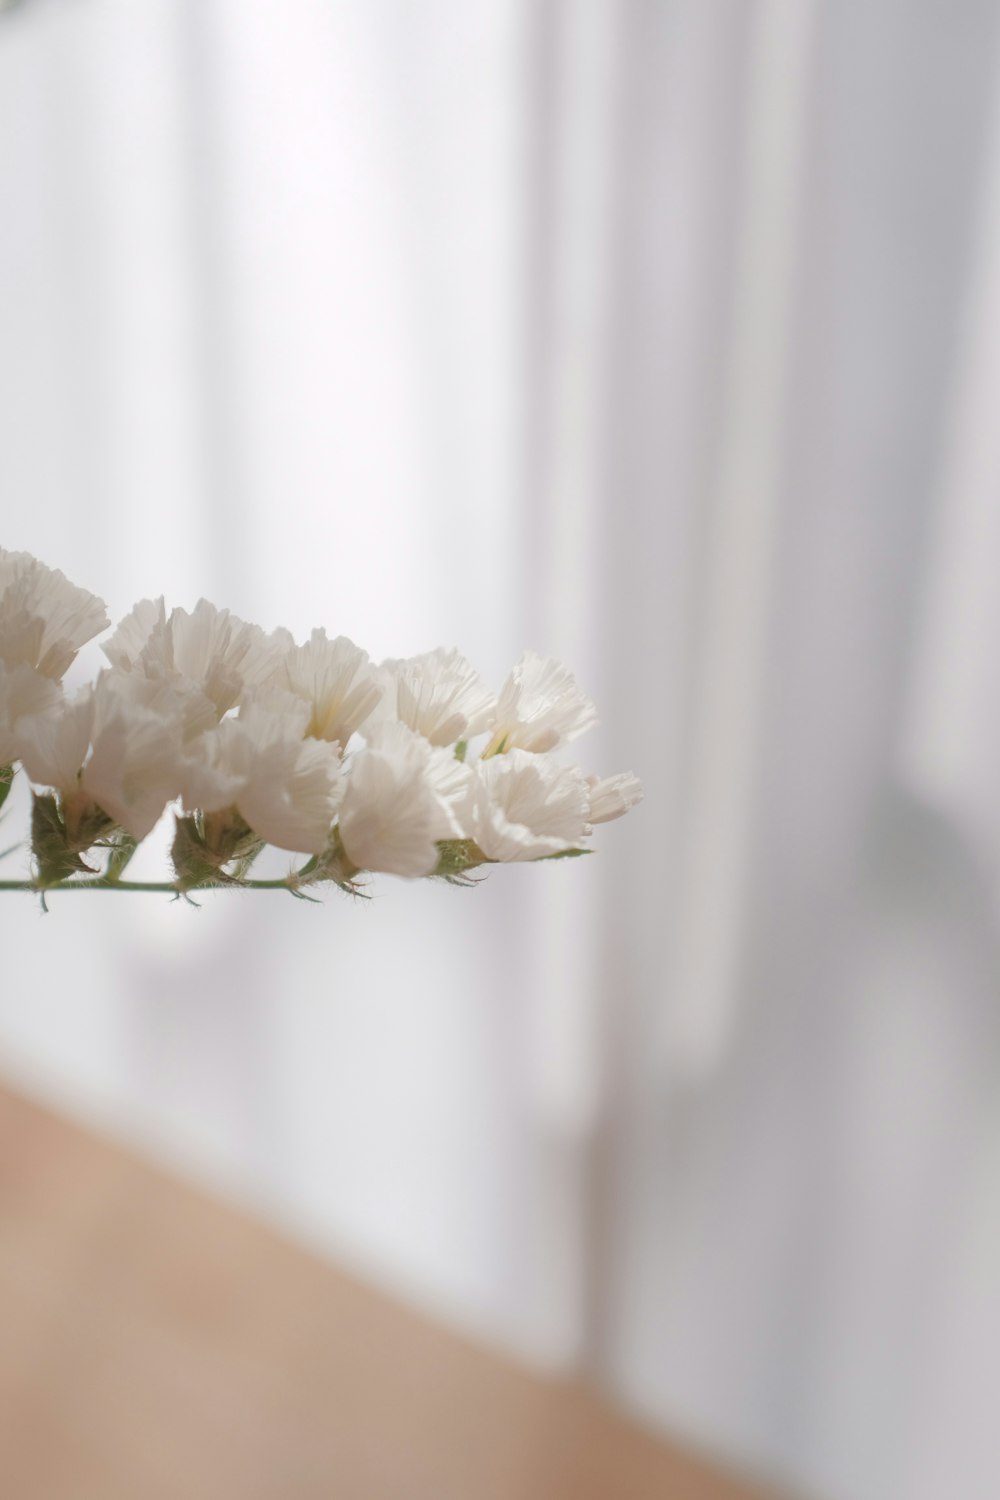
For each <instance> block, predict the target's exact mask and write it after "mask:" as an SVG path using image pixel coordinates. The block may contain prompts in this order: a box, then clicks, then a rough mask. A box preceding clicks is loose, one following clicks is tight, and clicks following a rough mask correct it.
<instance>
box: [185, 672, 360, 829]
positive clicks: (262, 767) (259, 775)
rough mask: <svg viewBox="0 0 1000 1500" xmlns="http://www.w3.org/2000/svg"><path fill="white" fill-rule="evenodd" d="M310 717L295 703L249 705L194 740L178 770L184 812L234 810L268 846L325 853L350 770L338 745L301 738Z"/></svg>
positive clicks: (305, 710) (301, 705)
mask: <svg viewBox="0 0 1000 1500" xmlns="http://www.w3.org/2000/svg"><path fill="white" fill-rule="evenodd" d="M275 708H277V709H278V711H275ZM282 710H283V711H282ZM308 717H309V708H308V705H307V704H305V703H302V702H301V701H300V700H298V699H294V698H290V699H289V700H288V701H287V702H286V703H285V704H284V705H279V704H276V703H275V701H274V700H271V701H270V702H267V703H264V702H255V703H250V704H249V705H247V706H246V707H245V708H244V709H243V710H241V712H240V716H239V718H237V719H225V720H224V721H223V722H222V723H221V724H219V725H218V726H217V727H216V728H214V729H212V730H210V731H209V732H208V733H207V734H204V735H202V736H200V737H199V738H198V739H196V740H195V741H193V743H192V744H191V746H190V747H189V749H188V751H187V753H186V755H185V759H184V765H183V767H182V772H181V790H182V795H183V797H184V805H185V807H187V808H188V810H193V809H194V808H196V807H199V808H201V809H202V810H203V811H204V812H219V811H222V810H223V809H224V808H227V807H236V808H237V809H238V811H239V812H240V814H241V815H242V817H243V818H244V820H245V821H246V822H247V823H248V824H249V826H250V827H251V828H252V829H253V831H254V832H255V833H256V834H257V835H258V837H260V838H262V839H264V840H265V842H267V843H269V844H274V845H275V846H276V847H277V848H279V849H289V850H291V851H293V852H296V853H306V854H320V853H322V851H323V849H324V848H325V847H326V843H327V839H328V838H329V834H330V826H331V824H332V822H333V819H334V816H335V815H336V812H337V808H338V806H339V803H340V799H341V796H342V794H343V789H344V779H345V773H344V770H343V766H342V764H341V759H340V747H339V746H338V745H336V744H332V745H331V744H327V743H326V742H325V741H322V740H316V739H303V733H304V730H305V727H306V722H307V720H308Z"/></svg>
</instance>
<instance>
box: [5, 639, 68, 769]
mask: <svg viewBox="0 0 1000 1500" xmlns="http://www.w3.org/2000/svg"><path fill="white" fill-rule="evenodd" d="M61 701H62V691H61V689H60V687H59V685H58V684H57V683H55V682H53V681H52V679H51V678H50V677H45V676H43V675H42V673H41V672H36V671H35V669H34V667H29V666H28V665H27V664H26V663H24V662H18V663H16V664H15V665H13V666H8V664H7V663H6V662H4V661H3V660H2V659H0V766H5V765H7V764H8V763H9V762H10V761H12V760H18V759H20V745H19V738H18V735H19V728H20V722H21V721H23V720H24V719H25V717H27V716H31V715H34V714H41V713H45V712H47V711H48V710H50V709H54V708H56V707H57V705H58V704H59V703H60V702H61Z"/></svg>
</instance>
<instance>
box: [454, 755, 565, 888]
mask: <svg viewBox="0 0 1000 1500" xmlns="http://www.w3.org/2000/svg"><path fill="white" fill-rule="evenodd" d="M475 770H476V783H475V790H474V797H473V805H472V812H471V821H470V826H471V830H472V837H473V838H474V839H475V841H476V843H477V844H478V845H479V847H480V849H482V851H483V853H484V854H486V855H488V856H489V858H490V859H496V860H501V861H504V862H506V861H508V860H519V859H540V858H542V857H543V856H544V855H547V854H557V853H559V852H561V851H562V850H564V849H573V848H576V847H577V846H578V845H579V843H580V841H581V839H583V838H585V837H586V836H587V834H588V832H589V826H588V821H587V817H588V812H589V809H590V798H589V795H588V789H587V783H586V781H585V779H584V777H583V775H582V773H581V772H580V771H578V770H576V768H575V767H569V766H560V765H557V764H555V763H554V762H553V761H550V760H547V759H545V758H544V757H540V756H537V755H535V754H532V753H529V752H527V751H524V750H512V751H511V752H510V753H509V754H507V755H503V756H499V757H496V758H493V759H491V760H486V761H479V762H478V763H477V766H476V768H475Z"/></svg>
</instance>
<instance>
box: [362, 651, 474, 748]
mask: <svg viewBox="0 0 1000 1500" xmlns="http://www.w3.org/2000/svg"><path fill="white" fill-rule="evenodd" d="M382 665H383V668H384V669H385V670H387V671H388V672H389V673H390V675H391V677H392V679H393V685H394V689H395V693H394V697H395V706H396V713H397V715H398V717H399V719H400V721H401V722H402V723H403V724H406V725H408V726H409V728H410V729H413V730H416V732H417V733H418V734H422V735H423V736H424V738H425V739H427V740H429V741H430V743H431V744H432V745H454V744H456V743H457V741H459V740H462V739H469V738H470V737H471V736H472V735H475V734H479V733H480V732H481V731H482V730H484V729H486V728H488V727H489V725H490V724H491V723H492V720H493V714H494V712H495V709H496V698H495V697H494V695H493V694H492V693H489V692H487V690H486V689H485V688H484V686H483V684H482V682H481V681H480V679H479V674H478V673H477V672H476V670H475V668H474V667H473V666H472V665H471V664H470V663H469V662H468V661H466V659H465V657H464V656H461V655H460V654H459V652H458V651H454V650H451V651H447V650H444V649H443V648H441V649H438V650H437V651H427V652H425V653H424V654H423V655H422V656H411V657H410V658H408V659H407V660H405V661H387V662H383V664H382Z"/></svg>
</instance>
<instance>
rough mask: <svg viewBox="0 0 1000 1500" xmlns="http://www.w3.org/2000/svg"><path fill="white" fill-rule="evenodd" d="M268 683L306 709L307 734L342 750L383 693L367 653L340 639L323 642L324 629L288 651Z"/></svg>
mask: <svg viewBox="0 0 1000 1500" xmlns="http://www.w3.org/2000/svg"><path fill="white" fill-rule="evenodd" d="M273 681H274V683H275V685H280V686H282V687H284V688H286V689H287V690H288V691H289V692H292V693H295V694H296V695H297V696H298V697H300V698H303V699H305V701H306V702H307V703H308V704H309V705H310V707H311V710H312V713H311V716H310V720H309V728H308V733H309V734H311V735H313V736H315V738H316V739H319V740H331V741H332V740H337V741H339V743H340V744H341V745H344V746H346V744H347V742H348V740H349V739H350V738H351V735H352V734H354V733H355V732H356V731H357V730H358V729H360V728H361V726H362V724H363V723H364V722H365V720H366V719H367V718H368V717H369V715H370V714H371V713H372V711H373V709H375V707H376V706H377V705H378V702H379V700H380V698H381V697H382V692H383V683H382V680H381V678H380V677H379V675H378V673H377V672H376V670H375V669H374V668H373V667H372V665H371V663H370V661H369V660H368V653H367V652H366V651H362V650H361V648H360V646H356V645H355V644H354V642H353V641H350V640H348V639H347V637H346V636H343V635H341V636H337V638H336V640H332V641H329V640H327V638H326V631H325V630H314V631H313V633H312V636H311V637H310V639H309V640H308V641H307V642H306V644H305V645H304V646H293V647H292V648H291V649H290V650H289V651H288V652H287V653H286V655H285V657H284V659H283V661H282V663H281V665H280V668H279V669H278V671H277V673H276V675H275V677H274V679H273Z"/></svg>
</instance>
